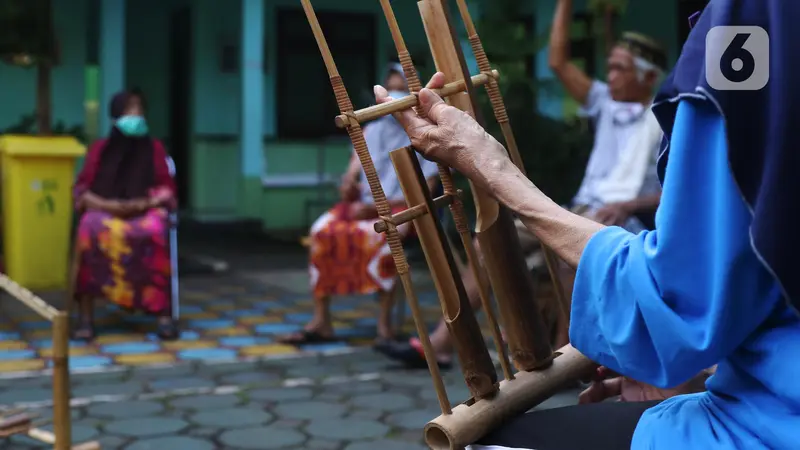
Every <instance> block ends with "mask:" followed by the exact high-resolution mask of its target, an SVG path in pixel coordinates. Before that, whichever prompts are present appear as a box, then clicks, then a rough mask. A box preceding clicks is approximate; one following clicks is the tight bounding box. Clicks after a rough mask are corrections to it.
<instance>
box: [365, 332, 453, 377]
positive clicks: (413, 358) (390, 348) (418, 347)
mask: <svg viewBox="0 0 800 450" xmlns="http://www.w3.org/2000/svg"><path fill="white" fill-rule="evenodd" d="M375 350H377V351H378V352H380V353H382V354H384V355H386V356H388V357H389V358H391V359H394V360H395V361H399V362H401V363H402V364H403V365H404V366H406V367H408V368H409V369H426V368H427V367H428V362H427V360H426V359H425V353H424V352H423V350H422V343H421V342H420V341H419V339H409V340H408V342H404V343H401V342H384V343H382V344H379V345H376V346H375ZM437 363H438V364H439V369H442V370H449V369H450V368H452V367H453V363H452V361H437Z"/></svg>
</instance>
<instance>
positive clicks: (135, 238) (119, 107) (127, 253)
mask: <svg viewBox="0 0 800 450" xmlns="http://www.w3.org/2000/svg"><path fill="white" fill-rule="evenodd" d="M144 106H145V105H144V98H143V96H142V94H141V93H140V92H138V91H135V90H133V91H125V92H120V93H118V94H117V95H115V96H114V98H113V99H112V100H111V104H110V106H109V113H110V116H111V118H112V119H113V120H114V125H113V127H112V129H111V132H110V134H109V136H108V138H106V139H102V140H100V141H98V142H96V143H95V144H94V145H92V147H91V148H90V149H89V152H88V155H87V156H86V161H85V164H84V166H83V170H82V171H81V173H80V175H79V176H78V180H77V182H76V183H75V188H74V198H75V208H76V211H77V213H78V214H79V215H80V223H79V225H78V239H77V242H76V250H75V251H76V252H78V255H77V259H78V273H77V279H76V282H75V295H76V300H77V301H78V303H79V319H78V327H77V329H76V332H75V338H77V339H83V340H91V339H93V338H94V335H95V332H94V324H93V309H94V304H93V303H94V299H95V298H99V297H101V298H105V299H108V300H109V301H111V302H113V303H115V304H117V305H119V306H120V307H122V308H125V309H127V310H131V311H134V310H140V311H143V312H145V313H148V314H151V315H155V316H158V335H159V336H160V337H161V338H162V339H174V338H176V337H177V334H178V331H177V327H176V325H175V324H174V323H173V321H172V318H171V291H170V275H171V267H170V259H169V243H168V242H167V234H168V230H169V222H168V220H169V218H168V212H167V210H168V209H173V208H175V206H176V201H175V183H174V181H173V179H172V177H171V176H170V173H169V167H168V165H167V153H166V151H165V150H164V146H163V145H162V144H161V142H159V141H158V140H157V139H154V138H152V137H151V136H150V135H149V131H148V127H147V121H146V120H145V117H144V112H145V108H144Z"/></svg>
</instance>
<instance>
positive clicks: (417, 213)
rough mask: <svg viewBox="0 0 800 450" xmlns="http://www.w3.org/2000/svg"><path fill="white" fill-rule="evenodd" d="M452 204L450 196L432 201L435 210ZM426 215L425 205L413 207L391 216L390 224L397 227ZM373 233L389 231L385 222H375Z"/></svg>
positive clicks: (458, 193) (459, 192)
mask: <svg viewBox="0 0 800 450" xmlns="http://www.w3.org/2000/svg"><path fill="white" fill-rule="evenodd" d="M456 195H458V196H460V195H461V191H460V190H459V191H458V192H456ZM452 203H453V196H452V195H442V196H440V197H436V198H435V199H433V204H434V205H435V206H436V208H437V209H438V208H444V207H445V206H449V205H450V204H452ZM427 213H428V208H427V205H414V206H412V207H410V208H408V209H404V210H402V211H400V212H399V213H397V214H395V215H393V216H392V223H394V226H396V227H398V226H400V225H402V224H404V223H408V222H411V221H412V220H414V219H418V218H420V217H422V216H424V215H425V214H427ZM374 228H375V232H376V233H385V232H386V230H388V229H389V225H387V223H386V221H384V220H381V221H378V222H375V227H374Z"/></svg>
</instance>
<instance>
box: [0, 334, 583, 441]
mask: <svg viewBox="0 0 800 450" xmlns="http://www.w3.org/2000/svg"><path fill="white" fill-rule="evenodd" d="M498 373H499V369H498ZM444 379H445V383H446V386H447V388H448V393H449V396H450V399H451V402H452V403H454V404H455V403H458V402H460V401H463V400H465V399H466V398H467V396H468V391H467V389H466V386H465V385H464V382H463V379H462V377H461V375H460V373H459V372H458V370H457V369H455V370H451V371H448V372H445V374H444ZM49 383H50V379H49V378H48V377H47V376H41V375H40V376H34V377H24V378H14V379H4V380H0V404H2V405H4V407H5V408H13V407H26V408H28V409H30V410H31V411H34V412H38V413H39V414H41V417H43V418H47V417H48V416H49V414H50V403H49V399H50V395H51V391H50V387H49ZM72 384H73V395H74V400H73V405H74V406H73V419H74V422H73V438H74V440H75V442H81V441H86V440H91V439H98V440H99V441H100V442H101V443H102V445H103V448H104V449H125V450H145V449H153V450H156V449H158V450H161V449H163V450H166V449H169V450H217V449H230V450H247V449H310V450H315V449H316V450H368V449H370V450H371V449H377V448H381V449H384V450H394V449H398V450H400V449H402V450H415V449H424V448H426V447H425V446H424V445H423V442H422V427H423V426H424V424H425V423H426V422H427V421H429V420H430V419H432V418H434V417H436V416H437V415H438V414H439V412H438V409H437V408H438V407H437V405H438V402H437V400H436V396H435V393H434V391H433V388H432V384H431V379H430V375H429V374H428V372H427V371H425V370H418V371H409V370H404V369H401V368H399V367H397V366H396V365H395V364H394V363H393V362H391V361H390V360H388V359H385V358H384V357H382V356H380V355H378V354H375V353H373V352H372V351H369V350H359V349H355V350H353V351H351V352H348V353H338V354H329V355H317V356H303V357H291V358H280V359H267V360H259V361H246V362H243V361H240V362H225V363H217V364H209V363H197V362H187V363H181V364H174V365H171V366H162V367H126V368H121V369H115V370H106V371H99V372H96V373H84V374H76V375H74V376H73V378H72ZM576 395H577V392H576V391H566V392H564V393H562V394H559V395H557V396H556V397H554V398H552V399H550V400H548V402H547V403H546V404H545V405H542V407H553V406H562V405H568V404H574V402H575V399H576ZM43 447H44V446H43V445H41V444H39V443H38V442H34V441H32V440H30V439H28V438H25V437H13V438H11V439H8V440H6V441H4V442H0V450H10V449H15V450H27V449H34V448H43Z"/></svg>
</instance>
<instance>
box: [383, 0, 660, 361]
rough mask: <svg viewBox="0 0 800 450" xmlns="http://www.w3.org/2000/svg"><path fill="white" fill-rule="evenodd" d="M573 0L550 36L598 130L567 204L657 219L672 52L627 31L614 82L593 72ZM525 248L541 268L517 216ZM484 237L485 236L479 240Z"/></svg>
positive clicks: (402, 356) (630, 220)
mask: <svg viewBox="0 0 800 450" xmlns="http://www.w3.org/2000/svg"><path fill="white" fill-rule="evenodd" d="M571 17H572V0H559V2H558V6H557V8H556V12H555V18H554V22H553V27H552V30H551V36H550V49H549V58H550V67H551V69H552V70H553V72H554V73H555V75H556V76H557V77H558V79H559V80H560V81H561V83H562V85H563V86H564V88H565V90H566V92H567V93H568V94H569V95H570V96H571V97H572V98H573V99H574V100H575V101H577V102H578V103H579V104H580V105H581V111H580V113H581V115H583V116H585V117H588V118H589V119H590V120H591V121H592V123H593V124H594V129H595V138H594V144H593V147H592V151H591V155H590V157H589V163H588V165H587V167H586V171H585V175H584V177H583V181H582V182H581V185H580V188H579V190H578V192H577V193H576V194H575V196H574V197H573V199H572V200H571V202H570V203H569V204H568V205H566V207H568V208H570V209H572V210H573V211H574V212H577V213H580V214H581V215H583V216H585V217H588V218H590V219H592V220H595V221H597V222H600V223H602V224H604V225H619V226H622V227H624V228H625V229H627V230H628V231H631V232H633V233H638V232H639V231H642V230H645V229H648V228H651V227H652V221H653V220H652V218H653V215H654V213H655V210H656V208H657V207H658V203H659V200H660V199H661V185H660V184H659V182H658V174H657V173H656V157H657V156H658V150H659V144H660V143H661V140H662V137H663V133H662V132H661V127H660V126H659V124H658V121H657V120H656V118H655V116H654V115H653V113H652V111H650V105H651V104H652V102H653V96H654V95H655V89H656V86H657V83H658V81H659V80H660V79H661V78H662V76H663V71H664V70H665V69H666V53H665V52H664V49H663V48H662V47H661V46H660V45H659V44H658V43H657V42H655V41H654V40H653V39H651V38H649V37H647V36H644V35H642V34H640V33H631V32H629V33H624V34H623V35H622V38H621V39H620V40H619V41H618V42H617V44H616V45H615V46H614V47H613V49H612V50H611V53H610V55H609V56H608V61H607V66H608V73H607V82H605V83H604V82H602V81H599V80H592V79H591V78H590V77H589V76H588V75H587V74H586V73H585V72H584V71H582V70H581V69H580V68H578V67H577V66H576V65H575V64H574V63H573V62H572V61H571V59H570V55H569V36H568V32H569V28H570V20H571ZM515 225H516V229H517V234H518V235H519V241H520V245H521V246H522V250H523V253H524V254H525V255H526V259H527V260H528V262H529V266H531V268H532V269H533V268H538V269H541V268H542V267H541V266H542V265H543V259H542V258H541V253H540V251H539V250H540V248H541V247H540V245H539V240H538V239H537V238H536V236H535V235H534V234H533V233H532V232H531V231H530V230H529V229H528V228H527V227H526V226H525V225H524V224H523V222H522V221H521V220H519V219H517V220H515ZM475 245H476V247H478V245H477V240H475ZM558 274H559V276H560V278H561V284H562V285H563V286H564V288H565V295H566V297H567V298H569V296H571V294H572V285H573V282H574V278H575V271H574V270H572V269H571V268H568V267H561V268H560V269H559V270H558ZM462 277H463V280H464V286H465V288H466V290H467V294H468V296H469V298H470V303H471V305H472V307H473V308H474V309H477V308H480V307H481V303H480V296H479V291H478V287H477V286H478V285H477V283H476V280H475V277H474V275H473V273H472V271H471V270H465V271H463V272H462ZM558 309H559V306H558V305H557V304H556V302H555V298H551V299H550V301H548V302H546V303H545V304H543V305H542V310H543V315H544V316H545V317H547V318H549V319H550V320H549V322H550V324H549V325H550V326H551V327H552V328H553V329H552V330H551V334H552V335H553V344H554V346H555V347H561V346H563V345H565V344H567V342H568V339H569V338H568V332H567V330H568V323H561V321H559V320H558V319H557V318H556V316H557V313H556V311H558ZM430 339H431V344H432V345H433V348H434V350H435V351H436V353H437V358H438V360H439V364H440V365H441V366H442V367H448V366H449V365H450V364H451V360H452V355H453V342H452V339H451V337H450V333H449V332H448V330H447V324H445V322H444V320H442V321H440V323H439V325H438V326H437V328H436V329H435V330H434V331H433V332H432V333H431V336H430ZM378 349H379V350H380V351H381V352H382V353H384V354H386V355H387V356H389V357H391V358H394V359H397V360H400V361H402V362H403V363H404V364H405V365H407V366H409V367H425V366H426V363H425V358H424V355H423V353H422V344H421V343H420V342H419V339H417V338H411V339H409V341H408V342H407V343H396V342H386V343H384V344H383V345H381V346H379V347H378Z"/></svg>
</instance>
